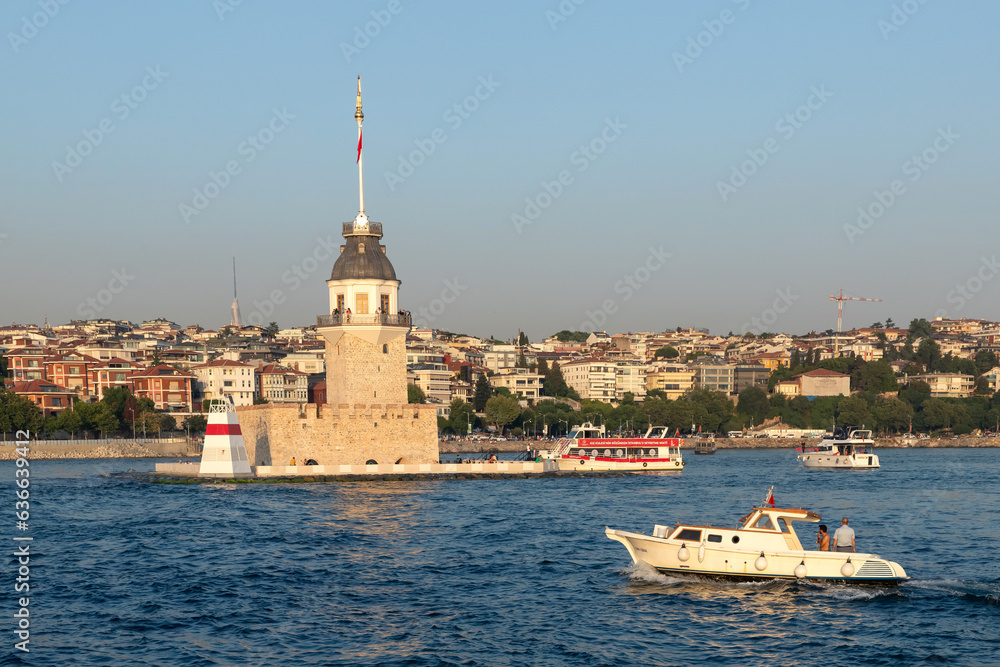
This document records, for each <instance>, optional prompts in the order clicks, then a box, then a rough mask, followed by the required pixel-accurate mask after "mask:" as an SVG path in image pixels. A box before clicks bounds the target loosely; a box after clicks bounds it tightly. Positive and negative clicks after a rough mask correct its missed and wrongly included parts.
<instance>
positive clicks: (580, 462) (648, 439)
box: [534, 422, 684, 472]
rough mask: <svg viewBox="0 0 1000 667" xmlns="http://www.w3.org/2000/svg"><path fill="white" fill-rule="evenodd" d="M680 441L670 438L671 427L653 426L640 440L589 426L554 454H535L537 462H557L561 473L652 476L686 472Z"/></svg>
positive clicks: (560, 444)
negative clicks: (618, 472)
mask: <svg viewBox="0 0 1000 667" xmlns="http://www.w3.org/2000/svg"><path fill="white" fill-rule="evenodd" d="M682 442H683V441H682V440H681V439H680V438H668V437H667V427H666V426H658V427H653V426H650V427H649V429H648V430H647V431H646V434H645V435H643V436H641V437H638V438H609V437H607V436H606V434H605V432H604V426H594V425H593V424H592V423H590V422H585V423H584V424H583V425H582V426H574V427H573V429H572V430H571V431H570V433H569V435H567V436H566V437H565V438H562V439H560V440H559V441H558V442H557V443H556V447H555V448H554V449H550V450H538V451H535V452H534V455H535V457H536V458H541V459H542V460H551V461H557V462H558V463H559V470H561V471H563V470H575V471H581V470H622V471H642V472H650V471H656V470H660V471H662V470H672V471H675V472H676V471H680V470H683V469H684V458H683V457H682V456H681V444H682Z"/></svg>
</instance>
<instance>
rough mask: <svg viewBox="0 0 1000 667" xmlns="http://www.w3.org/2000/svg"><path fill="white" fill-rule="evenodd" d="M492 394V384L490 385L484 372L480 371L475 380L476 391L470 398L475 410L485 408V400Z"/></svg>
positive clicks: (478, 410) (480, 410) (479, 410)
mask: <svg viewBox="0 0 1000 667" xmlns="http://www.w3.org/2000/svg"><path fill="white" fill-rule="evenodd" d="M492 395H493V386H492V385H490V381H489V378H487V377H486V374H485V373H480V375H479V378H478V379H477V380H476V393H475V395H474V396H473V398H472V405H473V407H475V409H476V412H482V411H483V410H485V409H486V402H487V401H489V400H490V396H492Z"/></svg>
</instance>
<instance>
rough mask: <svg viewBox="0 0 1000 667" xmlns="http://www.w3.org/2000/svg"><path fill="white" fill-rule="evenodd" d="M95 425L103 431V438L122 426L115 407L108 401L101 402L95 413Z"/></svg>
mask: <svg viewBox="0 0 1000 667" xmlns="http://www.w3.org/2000/svg"><path fill="white" fill-rule="evenodd" d="M94 426H95V427H96V428H97V430H98V431H100V432H101V437H102V438H103V437H104V436H105V435H106V434H108V433H113V432H115V431H117V430H118V429H119V427H120V426H121V424H120V422H119V421H118V417H117V416H116V415H115V411H114V409H113V408H112V407H111V405H110V404H108V403H101V405H100V407H99V408H98V409H97V414H96V415H94Z"/></svg>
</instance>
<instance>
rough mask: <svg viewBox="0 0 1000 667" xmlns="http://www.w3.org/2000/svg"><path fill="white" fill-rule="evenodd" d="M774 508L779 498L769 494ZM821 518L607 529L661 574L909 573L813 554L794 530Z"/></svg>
mask: <svg viewBox="0 0 1000 667" xmlns="http://www.w3.org/2000/svg"><path fill="white" fill-rule="evenodd" d="M768 498H769V501H770V502H771V503H773V502H774V496H773V495H772V494H771V492H768ZM820 518H821V517H820V515H819V514H816V513H815V512H810V511H809V510H804V509H778V508H775V507H773V505H772V506H771V507H756V506H755V507H753V509H751V510H750V513H749V514H747V515H746V516H745V517H743V518H742V519H740V527H739V528H735V529H733V528H717V527H714V526H700V525H696V524H680V523H679V524H676V525H675V526H674V527H672V528H671V527H668V526H660V525H657V526H654V527H653V534H652V535H644V534H642V533H632V532H627V531H624V530H614V529H612V528H607V527H606V528H605V529H604V533H605V535H607V537H608V538H609V539H612V540H615V541H616V542H621V543H622V544H624V545H625V548H626V549H628V552H629V555H630V556H632V560H633V561H634V562H639V561H640V560H641V561H645V562H646V563H649V564H650V565H652V566H653V567H655V568H656V569H657V570H659V571H660V572H669V573H671V574H699V575H704V576H709V577H715V578H723V579H756V580H761V579H793V580H795V579H805V580H821V581H832V582H844V583H852V584H881V585H895V584H899V583H902V582H904V581H906V580H907V579H909V577H908V576H907V575H906V571H905V570H903V568H902V567H901V566H900V565H899V564H898V563H894V562H892V561H888V560H884V559H883V558H882V557H881V556H879V555H877V554H870V553H845V552H836V551H808V550H806V549H803V548H802V543H801V542H800V541H799V537H798V535H797V534H796V532H795V529H794V528H793V527H792V524H793V523H794V522H796V521H806V522H810V523H816V522H819V521H820Z"/></svg>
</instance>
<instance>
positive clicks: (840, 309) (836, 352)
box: [830, 290, 882, 357]
mask: <svg viewBox="0 0 1000 667" xmlns="http://www.w3.org/2000/svg"><path fill="white" fill-rule="evenodd" d="M830 301H836V302H837V338H836V342H835V343H834V345H833V356H834V357H839V356H840V330H841V326H842V325H843V321H844V302H845V301H882V299H865V298H863V297H860V296H844V290H840V293H839V294H837V295H836V296H834V295H833V294H831V295H830Z"/></svg>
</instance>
